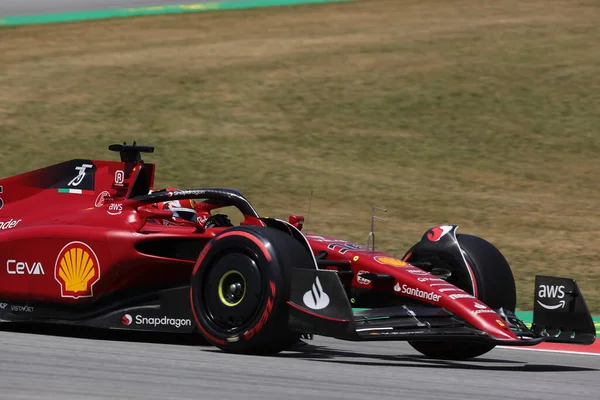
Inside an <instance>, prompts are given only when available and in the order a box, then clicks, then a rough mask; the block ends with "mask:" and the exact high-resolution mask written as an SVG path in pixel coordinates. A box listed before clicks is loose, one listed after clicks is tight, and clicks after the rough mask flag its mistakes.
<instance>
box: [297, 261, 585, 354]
mask: <svg viewBox="0 0 600 400" xmlns="http://www.w3.org/2000/svg"><path fill="white" fill-rule="evenodd" d="M292 282H293V284H292V293H291V297H290V301H289V305H290V326H291V327H292V329H295V330H298V331H301V332H305V333H310V334H316V335H323V336H332V337H336V338H338V339H343V340H352V341H365V340H410V341H417V340H418V341H426V340H436V341H439V340H468V341H477V342H484V343H490V344H498V345H505V346H532V345H536V344H538V343H541V342H544V341H552V342H561V343H577V344H591V343H593V342H594V340H595V327H594V324H593V321H592V318H591V316H590V314H589V311H588V309H587V306H586V305H585V301H584V300H583V296H582V295H581V293H580V292H579V290H578V288H577V285H576V283H575V282H574V281H573V280H571V279H568V278H555V277H543V278H542V279H541V280H540V278H538V282H540V283H539V284H542V283H545V284H551V285H563V286H564V285H566V286H567V287H568V289H569V292H570V293H571V295H572V298H571V300H570V301H571V302H570V303H569V307H568V308H567V309H565V310H561V313H549V312H547V311H548V310H545V312H543V313H542V315H541V316H540V312H539V310H538V309H537V308H536V311H535V313H534V325H533V326H532V327H531V328H528V327H527V326H526V325H525V324H524V323H523V322H522V321H521V320H519V319H518V318H517V317H516V316H515V315H514V313H512V312H509V311H507V310H502V309H500V310H496V312H497V313H498V315H499V316H500V317H502V318H503V320H504V321H505V322H506V323H507V325H508V326H509V327H510V328H511V330H512V331H513V332H514V333H515V335H516V336H517V337H518V338H519V339H518V340H502V339H497V338H495V337H493V336H491V335H490V334H488V333H487V332H485V331H483V330H481V329H477V328H476V327H473V326H471V325H470V324H468V323H466V322H465V321H463V320H462V319H460V318H458V317H457V316H455V315H454V314H453V313H451V312H450V311H448V310H446V309H444V308H441V307H435V306H430V305H427V304H421V303H419V304H411V305H410V306H408V305H402V306H394V307H384V308H374V309H363V310H357V311H356V312H353V310H352V308H351V305H350V302H349V301H348V297H347V295H346V293H345V291H344V288H343V286H342V283H341V281H340V279H339V278H338V276H337V274H336V272H335V271H327V270H309V269H295V270H294V271H293V275H292ZM536 287H537V286H536ZM307 288H308V289H309V290H307ZM536 321H537V322H538V323H536ZM539 322H542V323H543V325H541V324H540V323H539Z"/></svg>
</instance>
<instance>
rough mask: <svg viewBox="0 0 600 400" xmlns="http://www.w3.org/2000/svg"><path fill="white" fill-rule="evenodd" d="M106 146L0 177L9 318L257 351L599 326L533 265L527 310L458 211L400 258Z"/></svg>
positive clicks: (499, 260) (433, 351) (503, 339)
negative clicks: (306, 228)
mask: <svg viewBox="0 0 600 400" xmlns="http://www.w3.org/2000/svg"><path fill="white" fill-rule="evenodd" d="M109 149H110V150H113V151H117V152H119V153H120V158H121V161H119V162H117V161H92V160H86V159H76V160H71V161H67V162H63V163H60V164H56V165H52V166H49V167H46V168H42V169H38V170H35V171H31V172H27V173H24V174H20V175H16V176H13V177H9V178H6V179H2V180H0V199H1V200H0V257H1V260H0V261H1V263H2V264H1V265H2V268H3V269H2V279H1V280H0V321H2V322H4V323H9V322H25V323H36V324H37V323H42V324H43V323H47V324H62V325H65V324H66V325H77V326H86V327H95V328H105V329H116V330H119V329H120V330H141V331H158V332H173V333H185V334H192V335H202V336H203V337H204V338H205V339H206V340H207V341H208V342H209V343H211V344H213V345H215V346H218V347H219V348H221V349H223V350H226V351H230V352H239V353H254V354H265V353H273V352H277V351H281V350H284V349H286V348H288V347H289V346H290V345H291V344H293V343H294V342H295V341H297V340H298V338H299V337H301V336H302V335H305V336H308V337H310V336H311V335H314V334H316V335H324V336H332V337H335V338H339V339H343V340H353V341H360V340H405V341H408V342H409V343H410V344H411V345H412V346H413V347H414V348H416V349H417V350H418V351H420V352H422V353H423V354H425V355H428V356H431V357H438V358H451V359H467V358H471V357H476V356H478V355H481V354H484V353H486V352H487V351H489V350H491V349H492V348H493V347H494V346H495V345H498V344H502V345H514V346H528V345H534V344H537V343H539V342H542V341H555V342H570V343H578V344H591V343H593V342H594V340H595V328H594V324H593V322H592V318H591V316H590V314H589V311H588V309H587V306H586V304H585V301H584V299H583V296H582V294H581V293H580V291H579V289H578V287H577V285H576V283H575V282H574V281H573V280H571V279H568V278H557V277H547V276H538V277H536V283H535V310H534V323H533V325H532V326H531V327H527V326H526V325H525V324H524V323H523V322H522V321H520V320H519V319H517V318H516V317H515V315H514V311H515V304H516V299H515V297H516V294H515V282H514V279H513V275H512V273H511V269H510V267H509V265H508V263H507V262H506V260H505V258H504V257H503V256H502V254H501V253H500V252H499V251H498V250H497V249H496V248H495V247H494V246H493V245H491V244H490V243H489V242H487V241H485V240H483V239H481V238H478V237H476V236H470V235H464V234H456V228H457V227H456V226H454V225H443V226H437V227H434V228H432V229H429V230H428V231H427V232H426V233H425V234H424V235H423V237H422V238H421V240H420V241H419V242H418V243H416V244H415V245H414V246H413V247H412V248H411V249H409V250H408V252H407V253H406V254H405V255H404V256H403V257H402V258H395V257H393V256H390V255H387V254H384V253H382V252H379V251H375V250H374V249H373V248H371V246H367V247H366V246H361V245H357V244H353V243H350V242H348V241H346V240H340V239H336V238H331V237H327V236H320V235H316V234H305V233H302V232H301V229H302V223H303V218H302V216H290V217H289V220H288V221H284V220H280V219H276V218H265V217H261V216H260V215H259V214H258V213H257V212H256V210H255V209H254V208H253V207H252V205H251V204H250V203H249V202H248V200H247V199H246V198H245V197H244V196H243V195H242V193H240V192H239V191H237V190H233V189H223V188H200V189H186V190H179V189H172V190H171V189H163V190H155V189H154V188H153V181H154V174H155V165H154V164H148V163H144V162H143V160H142V159H141V155H142V153H144V152H153V151H154V149H153V148H152V147H149V146H138V145H136V144H135V143H134V144H133V145H127V144H122V145H121V144H118V145H111V146H109ZM218 209H222V210H232V212H238V214H239V219H240V222H239V223H236V224H232V223H231V222H230V221H231V220H232V218H229V217H230V216H229V215H228V214H223V213H220V214H217V213H216V212H217V210H218Z"/></svg>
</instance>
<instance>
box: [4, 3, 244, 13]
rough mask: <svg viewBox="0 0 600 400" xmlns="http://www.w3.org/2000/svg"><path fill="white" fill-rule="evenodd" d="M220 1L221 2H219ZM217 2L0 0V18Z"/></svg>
mask: <svg viewBox="0 0 600 400" xmlns="http://www.w3.org/2000/svg"><path fill="white" fill-rule="evenodd" d="M221 1H222V0H221ZM221 1H219V0H172V1H170V0H52V1H50V0H0V16H1V17H9V16H15V15H37V14H49V13H66V12H75V11H92V10H108V9H113V8H129V7H134V8H137V7H146V6H159V5H162V6H165V5H175V4H177V5H179V4H198V3H218V2H221ZM227 1H239V0H227Z"/></svg>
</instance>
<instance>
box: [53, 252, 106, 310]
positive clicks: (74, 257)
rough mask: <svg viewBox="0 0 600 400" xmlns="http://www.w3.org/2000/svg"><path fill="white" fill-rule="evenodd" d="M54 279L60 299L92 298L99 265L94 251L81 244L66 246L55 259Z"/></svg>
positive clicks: (98, 273) (98, 274)
mask: <svg viewBox="0 0 600 400" xmlns="http://www.w3.org/2000/svg"><path fill="white" fill-rule="evenodd" d="M54 279H56V281H57V282H58V283H59V284H60V288H61V293H60V294H61V296H62V297H72V298H74V299H78V298H81V297H93V296H94V292H93V290H92V287H93V286H94V284H95V283H96V282H98V280H99V279H100V263H99V262H98V257H97V256H96V253H94V250H92V248H91V247H90V246H88V245H87V244H85V243H83V242H71V243H69V244H67V245H66V246H65V247H63V249H62V250H61V251H60V253H59V254H58V258H57V259H56V264H55V265H54Z"/></svg>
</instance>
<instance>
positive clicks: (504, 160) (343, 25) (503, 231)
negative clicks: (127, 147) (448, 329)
mask: <svg viewBox="0 0 600 400" xmlns="http://www.w3.org/2000/svg"><path fill="white" fill-rule="evenodd" d="M599 18H600V5H599V4H598V3H597V2H596V1H593V0H580V1H570V0H560V1H557V0H525V1H516V0H507V1H502V2H481V1H475V0H453V1H448V0H429V1H418V0H412V1H408V0H407V1H403V0H368V1H362V2H359V3H348V4H332V5H323V6H299V7H291V8H279V9H276V8H273V9H259V10H248V11H236V12H221V13H202V14H195V15H178V16H162V17H147V18H146V17H144V18H133V19H127V20H109V21H102V22H90V23H73V24H60V25H48V26H29V27H19V28H10V29H9V28H6V29H0V54H1V55H2V56H1V58H0V137H1V138H2V150H1V151H0V154H2V163H1V164H0V177H4V176H9V175H12V174H16V173H18V172H22V171H25V170H30V169H34V168H37V167H41V166H43V165H46V164H49V163H54V162H58V161H61V160H64V159H67V158H76V157H92V158H110V157H114V154H113V155H111V154H109V153H108V152H107V150H106V146H107V145H108V144H110V143H113V142H116V141H123V140H127V141H131V140H134V139H135V140H137V141H138V142H143V143H148V144H153V145H155V146H156V147H157V151H156V153H155V154H154V155H151V156H147V157H146V159H147V161H152V162H156V163H157V164H158V165H159V167H158V175H157V184H158V185H164V186H166V185H170V186H173V185H179V186H188V187H190V186H193V187H197V186H213V185H218V186H230V187H237V188H239V189H241V190H242V191H243V192H244V193H245V194H246V195H247V196H248V197H249V198H250V200H251V201H252V202H253V204H255V205H256V207H257V209H258V211H259V212H260V213H261V214H263V215H268V216H278V217H286V216H287V215H288V214H290V213H306V211H307V208H308V204H309V196H310V192H311V191H314V195H313V199H312V208H311V212H310V218H309V221H308V227H307V228H308V230H309V231H313V232H319V233H322V234H330V235H338V236H342V237H344V238H348V239H350V240H354V241H357V242H359V243H365V242H366V238H367V233H368V230H369V223H370V219H369V217H370V210H371V207H372V206H373V205H376V206H381V207H386V208H388V210H389V211H388V212H387V214H386V215H385V217H386V218H388V220H387V221H386V222H381V223H377V228H376V232H377V244H378V247H379V248H380V249H382V250H385V251H388V252H390V253H392V254H395V255H398V256H401V255H402V254H403V253H404V251H405V250H406V249H407V248H408V247H409V246H410V245H411V244H413V243H414V242H415V241H417V240H418V239H419V238H420V237H421V235H422V233H423V232H424V231H425V230H426V229H427V228H429V227H431V226H433V225H436V224H440V223H455V224H459V225H460V226H461V227H460V229H459V232H463V233H471V234H476V235H479V236H482V237H484V238H487V239H488V240H490V241H491V242H492V243H494V244H495V245H496V246H497V247H499V248H500V249H501V251H502V252H503V253H505V255H506V257H507V259H508V260H509V262H510V263H511V264H512V267H513V271H514V273H515V275H516V278H517V280H518V282H517V286H518V288H517V289H518V294H519V304H518V305H519V307H520V308H522V309H530V308H531V305H532V294H533V293H532V291H533V279H534V275H535V274H538V273H539V274H555V275H562V276H570V277H573V278H575V279H576V280H577V281H578V283H579V284H580V286H581V288H582V290H583V292H584V295H585V297H586V300H587V302H588V305H589V306H590V308H591V309H592V310H593V311H594V312H596V313H598V312H600V292H599V291H598V287H599V286H600V266H599V262H600V234H598V233H597V229H598V228H597V227H598V226H600V210H598V203H599V202H600V183H599V180H600V179H599V174H600V162H599V161H598V154H599V151H600V133H599V129H600V51H599V47H598V43H600V25H599V24H598V21H599V20H600V19H599Z"/></svg>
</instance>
